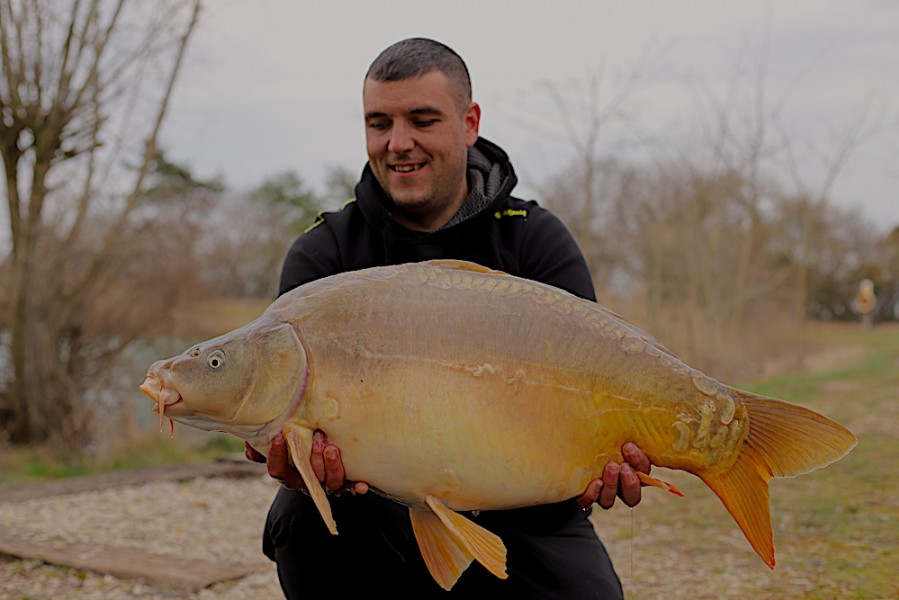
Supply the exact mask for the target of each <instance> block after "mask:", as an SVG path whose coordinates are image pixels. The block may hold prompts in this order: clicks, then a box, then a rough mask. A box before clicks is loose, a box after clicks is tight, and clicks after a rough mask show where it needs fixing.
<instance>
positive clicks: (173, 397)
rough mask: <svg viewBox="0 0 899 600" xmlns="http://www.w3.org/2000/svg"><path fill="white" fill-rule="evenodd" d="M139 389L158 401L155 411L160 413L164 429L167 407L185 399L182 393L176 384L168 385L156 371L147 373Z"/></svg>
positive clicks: (160, 420) (160, 424) (161, 424)
mask: <svg viewBox="0 0 899 600" xmlns="http://www.w3.org/2000/svg"><path fill="white" fill-rule="evenodd" d="M138 389H140V391H142V392H143V393H145V394H146V395H147V396H149V397H150V399H151V400H153V402H155V403H156V406H154V407H153V412H156V413H159V428H160V429H162V426H163V423H164V422H165V411H166V409H167V408H169V407H171V406H175V405H176V404H181V403H182V402H183V401H184V398H182V397H181V393H180V392H179V391H178V390H177V389H176V388H175V387H174V386H172V385H169V386H166V385H165V381H164V380H163V379H162V378H161V377H159V376H158V375H155V374H154V373H147V377H146V379H144V382H143V383H142V384H141V385H140V387H139V388H138ZM173 425H174V424H173Z"/></svg>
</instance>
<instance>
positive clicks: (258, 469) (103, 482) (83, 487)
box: [0, 460, 266, 502]
mask: <svg viewBox="0 0 899 600" xmlns="http://www.w3.org/2000/svg"><path fill="white" fill-rule="evenodd" d="M265 472H266V470H265V465H264V464H258V463H253V462H250V461H248V460H243V461H242V462H237V461H220V462H212V463H200V464H188V465H171V466H163V467H149V468H145V469H135V470H130V471H117V472H114V473H102V474H100V475H88V476H85V477H71V478H67V479H57V480H52V481H38V482H35V483H23V484H15V485H8V486H2V487H0V502H23V501H25V500H32V499H34V498H47V497H49V496H62V495H65V494H78V493H81V492H92V491H95V490H103V489H108V488H113V487H127V486H132V485H140V484H142V483H147V482H152V481H186V480H188V479H194V478H196V477H252V476H257V475H263V474H264V473H265Z"/></svg>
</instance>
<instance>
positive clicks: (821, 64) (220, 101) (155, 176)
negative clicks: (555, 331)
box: [0, 0, 899, 456]
mask: <svg viewBox="0 0 899 600" xmlns="http://www.w3.org/2000/svg"><path fill="white" fill-rule="evenodd" d="M631 4H637V5H636V6H632V5H630V4H627V3H620V2H587V1H575V2H562V3H557V4H556V5H555V6H554V7H553V8H552V9H550V8H549V7H548V5H547V4H546V3H544V2H536V1H520V2H514V3H513V2H495V3H485V2H473V1H468V0H461V1H459V2H454V3H451V4H450V3H439V4H438V3H434V4H428V3H425V5H420V6H419V5H415V6H411V5H409V3H400V2H394V1H390V0H388V1H385V2H381V3H378V4H377V5H373V4H370V3H361V2H359V3H352V2H350V3H340V2H334V3H315V4H314V5H311V4H309V3H299V2H289V1H287V0H257V1H252V2H251V1H249V0H207V1H204V2H199V1H196V2H194V1H189V2H186V1H163V0H160V1H157V2H152V3H149V2H137V1H127V0H124V1H112V0H109V1H106V0H96V1H93V2H75V1H60V0H54V1H49V0H37V1H34V0H29V1H25V0H2V2H0V52H2V69H3V73H2V77H0V153H2V157H3V166H2V173H3V176H4V183H5V185H4V186H2V192H0V194H2V196H3V199H4V202H3V208H2V209H0V445H2V447H5V448H7V449H12V448H22V447H29V448H32V447H45V448H51V449H54V450H55V451H62V452H64V453H65V454H66V455H67V456H70V455H75V454H77V455H87V456H100V455H103V454H104V453H105V454H116V453H121V452H122V448H123V447H126V446H129V445H130V446H133V445H135V444H138V443H140V441H141V440H142V439H143V436H144V435H145V434H146V432H147V430H153V429H154V427H153V426H152V419H153V415H151V414H150V411H149V407H150V404H149V402H148V401H147V399H146V398H143V397H142V395H141V394H140V393H139V392H137V391H136V387H137V385H138V384H139V383H140V382H141V381H142V378H143V374H144V372H145V370H146V367H147V366H148V365H149V364H150V363H151V362H152V361H153V360H155V359H157V358H161V357H164V356H169V355H171V354H173V353H175V352H180V351H181V350H183V349H184V348H185V347H187V346H188V345H189V344H191V343H193V342H194V341H197V340H200V339H205V338H208V337H211V336H213V335H217V334H219V333H222V332H224V331H227V330H230V329H232V328H234V327H236V326H239V325H241V324H243V323H245V322H247V321H249V320H251V319H252V318H254V317H255V316H257V315H258V314H259V313H260V312H261V311H262V310H263V309H264V307H265V306H266V305H267V304H268V303H269V302H270V301H271V300H272V299H273V297H274V295H275V292H276V284H277V279H278V275H279V269H280V264H281V260H282V259H283V256H284V254H285V251H286V249H287V247H288V246H289V244H290V243H291V241H292V240H293V239H294V238H295V237H296V235H298V234H299V233H300V232H301V231H302V230H303V229H304V228H305V227H306V226H308V225H309V224H310V223H311V221H312V219H313V218H314V216H315V214H316V213H317V212H318V211H321V210H336V209H338V208H339V207H340V206H341V204H342V203H343V202H344V201H346V200H347V199H349V198H351V197H352V195H353V185H354V183H355V180H356V178H357V176H358V174H359V173H360V172H361V170H362V167H363V165H364V162H365V160H366V158H365V149H364V132H363V127H362V110H361V88H362V80H363V77H364V74H365V71H366V69H367V68H368V65H369V63H370V62H371V60H372V59H373V58H374V57H375V56H376V55H377V53H378V52H380V50H382V49H383V48H385V47H386V46H388V45H389V44H391V43H393V42H394V41H397V40H399V39H402V38H404V37H410V36H426V37H433V38H435V39H438V40H440V41H442V42H444V43H446V44H448V45H450V46H451V47H453V48H454V49H456V50H457V51H458V52H459V53H460V54H461V55H462V57H463V58H464V59H465V60H466V61H467V63H468V66H469V68H470V71H471V74H472V79H473V87H474V97H475V100H476V101H478V102H479V103H480V104H481V106H482V109H483V120H482V131H481V133H482V135H484V136H485V137H487V138H489V139H491V140H492V141H494V142H497V143H498V144H500V145H501V146H503V147H504V148H505V149H506V150H507V151H508V153H509V155H510V156H511V158H512V161H513V164H514V166H515V168H516V170H517V173H518V175H519V178H520V180H521V184H520V186H519V188H518V195H519V196H523V197H525V198H536V199H538V201H539V202H540V203H541V204H543V205H545V206H547V207H549V208H550V209H552V210H554V211H555V212H556V213H557V214H559V215H560V216H561V217H562V218H563V219H564V220H565V222H566V223H567V224H568V226H569V227H570V229H571V230H572V232H573V233H574V235H575V237H576V238H577V241H578V243H579V244H580V246H581V248H582V249H583V251H584V253H585V254H586V256H587V257H588V260H589V263H590V268H591V270H592V272H593V275H594V278H595V282H596V286H597V290H598V293H599V297H600V301H601V302H602V303H603V304H605V305H607V306H609V307H610V308H612V309H613V310H616V311H617V312H619V313H621V314H623V316H624V317H625V318H627V319H628V320H630V321H632V322H634V323H635V324H636V325H638V326H640V327H641V328H643V329H645V330H647V331H649V332H650V333H652V334H653V335H654V336H655V337H657V338H658V339H659V340H661V341H662V343H664V344H665V345H667V346H668V347H669V348H671V349H672V350H673V351H674V352H676V353H677V354H679V355H680V356H681V357H682V358H683V359H684V360H686V361H687V362H688V363H690V364H692V365H693V366H695V367H697V368H699V369H702V370H704V371H705V372H707V373H709V374H710V375H712V376H714V377H717V378H719V379H723V380H725V381H747V380H751V379H753V378H759V377H763V376H766V375H768V374H770V373H774V372H777V371H778V370H782V369H784V368H787V367H801V366H802V365H803V363H804V361H805V360H806V359H807V356H808V353H809V351H810V350H811V349H812V346H813V343H812V342H811V341H810V337H809V336H808V335H807V331H808V329H809V327H810V325H817V324H820V323H854V324H858V323H862V322H863V319H864V320H866V322H867V326H870V327H875V328H876V327H879V326H883V325H884V324H885V323H888V322H891V321H895V320H896V319H897V317H899V198H897V196H896V191H895V190H896V189H897V183H899V164H897V162H896V159H895V157H896V155H897V151H899V77H897V73H899V38H897V37H896V35H895V31H896V27H897V25H899V7H897V5H895V4H894V3H891V2H885V1H881V2H878V1H863V2H855V3H851V4H850V3H840V2H811V1H803V2H792V3H788V4H784V3H774V2H758V3H745V2H733V1H723V2H682V3H680V2H679V3H677V4H676V5H675V4H672V3H666V2H645V3H631ZM863 281H868V282H870V283H868V284H863V283H862V282H863ZM862 290H868V292H867V294H868V295H865V294H863V293H862ZM180 431H185V429H184V428H182V429H181V430H180ZM185 435H187V434H185ZM204 439H206V438H204ZM8 455H9V453H8Z"/></svg>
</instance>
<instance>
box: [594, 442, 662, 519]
mask: <svg viewBox="0 0 899 600" xmlns="http://www.w3.org/2000/svg"><path fill="white" fill-rule="evenodd" d="M621 453H622V454H623V455H624V460H625V461H626V462H623V463H621V464H620V465H619V464H618V463H617V462H609V463H607V464H606V466H605V468H604V469H603V470H602V478H600V479H594V480H593V481H591V482H590V483H588V484H587V489H586V490H584V494H583V495H582V496H581V497H580V498H578V500H577V502H578V504H579V505H580V507H581V508H583V509H584V510H587V509H588V508H589V507H590V505H591V504H593V503H594V502H597V503H599V505H600V506H601V507H603V508H607V509H608V508H612V505H614V504H615V497H616V496H619V497H621V500H622V501H623V502H624V503H625V504H627V505H628V506H631V507H634V506H636V505H637V504H639V503H640V499H641V497H642V492H641V487H642V484H641V483H640V479H639V478H638V477H637V471H641V472H643V473H646V474H647V475H649V471H650V469H651V468H652V463H650V462H649V457H647V456H646V454H644V453H643V451H642V450H640V448H638V447H637V444H634V443H633V442H628V443H626V444H625V445H624V446H622V447H621Z"/></svg>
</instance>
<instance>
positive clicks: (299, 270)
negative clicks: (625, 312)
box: [280, 138, 596, 300]
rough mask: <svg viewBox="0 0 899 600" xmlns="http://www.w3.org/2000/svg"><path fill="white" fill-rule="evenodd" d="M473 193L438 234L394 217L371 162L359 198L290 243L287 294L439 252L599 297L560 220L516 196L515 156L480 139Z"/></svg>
mask: <svg viewBox="0 0 899 600" xmlns="http://www.w3.org/2000/svg"><path fill="white" fill-rule="evenodd" d="M468 180H469V189H470V193H469V197H468V200H467V201H466V204H465V205H464V206H463V207H462V208H461V209H460V211H459V213H460V214H459V215H457V216H456V217H454V219H453V220H451V221H450V223H449V224H447V225H446V226H444V227H443V228H441V229H439V230H438V231H435V232H432V233H421V232H416V231H411V230H409V229H407V228H406V227H404V226H402V225H401V224H400V223H398V222H397V221H396V220H395V219H393V217H391V215H390V206H391V201H390V199H389V198H388V197H387V196H386V194H385V193H384V191H383V190H382V189H381V186H380V185H379V184H378V181H377V180H376V179H375V177H374V174H373V173H372V171H371V167H370V166H368V165H366V167H365V170H364V171H363V173H362V178H361V180H360V181H359V183H358V184H357V185H356V198H354V199H353V200H350V201H349V202H347V203H346V204H345V205H344V207H343V208H342V209H341V210H339V211H337V212H329V213H323V214H321V215H319V217H318V218H317V219H316V221H315V223H314V224H313V225H312V226H311V227H310V228H309V229H308V230H306V232H305V233H304V234H303V235H301V236H300V237H299V238H298V239H297V240H296V241H295V242H294V244H293V246H292V247H291V248H290V251H289V252H288V254H287V258H286V259H285V261H284V267H283V270H282V272H281V285H280V293H282V294H283V293H284V292H286V291H288V290H291V289H293V288H295V287H297V286H299V285H302V284H304V283H307V282H309V281H312V280H315V279H320V278H322V277H326V276H328V275H334V274H336V273H341V272H344V271H354V270H357V269H364V268H368V267H375V266H383V265H389V264H399V263H404V262H419V261H423V260H430V259H436V258H454V259H461V260H470V261H472V262H476V263H479V264H481V265H483V266H485V267H489V268H491V269H497V270H500V271H505V272H507V273H510V274H512V275H517V276H519V277H525V278H527V279H533V280H536V281H541V282H543V283H547V284H550V285H554V286H556V287H560V288H562V289H564V290H566V291H569V292H571V293H573V294H575V295H578V296H581V297H582V298H588V299H590V300H595V299H596V296H595V293H594V291H593V283H592V281H591V279H590V273H589V271H588V270H587V264H586V262H585V260H584V257H583V255H582V254H581V252H580V250H579V249H578V247H577V244H575V242H574V239H573V238H572V237H571V234H570V233H569V232H568V230H567V229H566V228H565V226H564V225H563V224H562V222H561V221H559V219H558V218H557V217H556V216H555V215H553V214H552V213H550V212H549V211H547V210H545V209H543V208H541V207H540V206H538V205H537V203H536V202H534V201H524V200H520V199H518V198H515V197H513V196H512V195H511V193H512V189H513V188H514V187H515V184H516V183H517V182H518V178H517V177H516V176H515V171H514V170H513V169H512V165H511V163H510V162H509V158H508V156H506V154H505V152H503V151H502V150H501V149H500V148H499V147H498V146H495V145H494V144H492V143H490V142H488V141H487V140H485V139H483V138H480V139H478V141H477V143H476V144H475V146H474V147H473V148H472V149H471V150H469V177H468Z"/></svg>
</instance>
